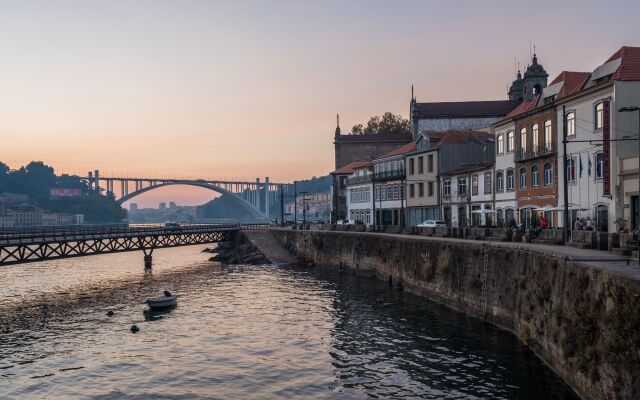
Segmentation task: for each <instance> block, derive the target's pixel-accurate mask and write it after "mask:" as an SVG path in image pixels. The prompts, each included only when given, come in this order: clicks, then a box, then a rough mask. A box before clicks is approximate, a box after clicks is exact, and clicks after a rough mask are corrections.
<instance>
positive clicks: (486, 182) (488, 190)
mask: <svg viewBox="0 0 640 400" xmlns="http://www.w3.org/2000/svg"><path fill="white" fill-rule="evenodd" d="M489 193H491V172H485V173H484V194H489Z"/></svg>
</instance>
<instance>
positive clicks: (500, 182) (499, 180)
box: [496, 171, 504, 192]
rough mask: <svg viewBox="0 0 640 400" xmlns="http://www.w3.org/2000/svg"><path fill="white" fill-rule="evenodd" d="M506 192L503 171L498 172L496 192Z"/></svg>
mask: <svg viewBox="0 0 640 400" xmlns="http://www.w3.org/2000/svg"><path fill="white" fill-rule="evenodd" d="M503 190H504V174H503V173H502V171H498V172H496V192H502V191H503Z"/></svg>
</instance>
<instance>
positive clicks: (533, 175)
mask: <svg viewBox="0 0 640 400" xmlns="http://www.w3.org/2000/svg"><path fill="white" fill-rule="evenodd" d="M531 186H533V187H536V186H538V166H537V165H532V166H531Z"/></svg>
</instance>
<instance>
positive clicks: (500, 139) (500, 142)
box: [498, 135, 504, 154]
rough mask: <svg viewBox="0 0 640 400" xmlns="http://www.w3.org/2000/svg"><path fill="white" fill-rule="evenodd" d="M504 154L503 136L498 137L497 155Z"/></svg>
mask: <svg viewBox="0 0 640 400" xmlns="http://www.w3.org/2000/svg"><path fill="white" fill-rule="evenodd" d="M502 153H504V136H503V135H498V154H502Z"/></svg>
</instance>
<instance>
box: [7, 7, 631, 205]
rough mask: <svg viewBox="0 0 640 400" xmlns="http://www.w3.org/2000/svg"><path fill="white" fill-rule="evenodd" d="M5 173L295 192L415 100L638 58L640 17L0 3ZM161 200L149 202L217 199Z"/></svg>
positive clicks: (482, 92) (535, 11)
mask: <svg viewBox="0 0 640 400" xmlns="http://www.w3.org/2000/svg"><path fill="white" fill-rule="evenodd" d="M0 7H1V9H2V11H1V12H0V57H1V62H0V90H1V93H2V94H1V95H0V135H1V138H2V140H1V142H0V160H2V161H4V162H5V163H8V164H9V165H10V166H11V167H19V166H20V165H22V164H25V163H27V162H28V161H30V160H42V161H45V162H46V163H48V164H50V165H52V166H54V167H55V168H56V170H57V171H58V172H70V173H85V172H86V171H88V170H93V169H100V170H101V173H102V174H103V175H113V174H118V175H129V176H134V175H141V174H144V175H153V176H172V177H179V176H185V177H186V176H192V177H199V178H206V177H220V178H247V179H255V177H258V176H260V177H264V176H270V177H271V179H272V180H277V181H291V180H293V179H300V178H305V177H310V176H313V175H324V174H327V173H328V172H330V171H331V169H332V166H333V143H332V136H333V130H334V128H335V114H336V113H340V116H341V121H342V127H343V129H345V130H348V129H349V128H350V127H351V126H352V125H353V124H355V123H358V122H363V121H366V120H367V119H368V117H369V116H371V115H373V114H381V113H383V112H385V111H392V112H394V113H400V114H403V115H404V116H405V117H406V116H407V112H408V106H409V99H410V87H411V84H414V85H415V91H416V96H417V98H418V101H448V100H493V99H504V98H506V90H507V85H508V84H509V83H510V82H511V80H513V79H514V60H515V59H517V60H519V61H520V63H521V64H522V65H525V64H526V63H527V62H528V60H529V56H530V53H529V43H530V41H532V42H533V44H535V45H536V47H537V53H538V57H539V61H540V62H541V63H542V64H543V65H544V67H545V68H546V69H547V71H548V72H549V74H550V75H551V76H550V79H552V78H553V77H555V75H556V74H557V73H558V72H560V71H561V70H563V69H565V70H586V71H589V70H592V69H593V68H594V67H595V66H597V65H598V64H600V63H602V62H603V61H604V60H605V59H606V58H607V57H609V56H610V55H611V54H613V52H614V51H615V50H617V49H618V48H619V47H620V46H622V45H625V44H626V45H636V46H637V45H640V29H639V28H638V16H639V15H640V2H639V1H615V2H614V1H612V2H602V1H598V2H595V1H593V2H590V1H574V2H572V1H562V2H558V1H526V2H521V3H518V2H514V1H482V2H480V1H448V2H443V1H438V2H436V1H433V2H430V1H321V2H318V1H315V2H312V1H300V0H298V1H256V2H253V1H238V0H235V1H187V0H181V1H158V0H153V1H75V2H71V1H51V0H48V1H41V2H37V1H13V2H8V1H0ZM153 193H154V192H150V193H149V195H148V196H149V197H148V199H147V200H146V201H148V202H149V204H152V203H157V201H158V200H167V201H169V200H177V201H178V202H179V203H182V204H198V203H202V202H203V201H206V199H208V198H211V197H212V194H211V193H207V192H201V191H195V192H194V191H193V190H189V189H180V188H174V189H166V190H165V191H164V192H156V193H155V194H153Z"/></svg>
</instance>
